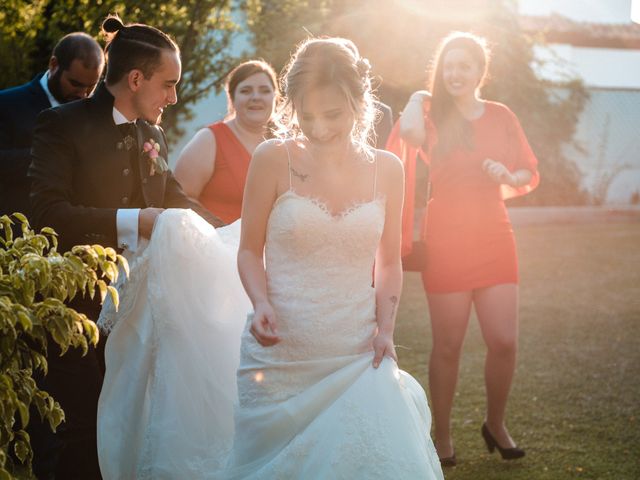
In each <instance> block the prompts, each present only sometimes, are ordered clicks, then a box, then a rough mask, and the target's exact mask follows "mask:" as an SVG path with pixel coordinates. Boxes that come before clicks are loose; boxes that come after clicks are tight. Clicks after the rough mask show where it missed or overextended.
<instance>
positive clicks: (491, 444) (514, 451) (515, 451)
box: [481, 423, 525, 460]
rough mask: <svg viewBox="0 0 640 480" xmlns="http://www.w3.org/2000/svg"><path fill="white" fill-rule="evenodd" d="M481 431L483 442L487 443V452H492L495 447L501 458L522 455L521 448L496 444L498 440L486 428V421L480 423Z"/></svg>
mask: <svg viewBox="0 0 640 480" xmlns="http://www.w3.org/2000/svg"><path fill="white" fill-rule="evenodd" d="M481 431H482V438H484V442H485V443H486V444H487V450H489V453H493V451H494V450H495V449H496V448H497V449H498V451H499V452H500V455H501V456H502V459H503V460H515V459H516V458H522V457H524V455H525V452H524V450H522V449H521V448H518V447H513V448H502V447H501V446H500V445H498V442H497V441H496V439H495V438H493V435H491V432H490V431H489V429H488V428H487V424H486V423H483V424H482V430H481Z"/></svg>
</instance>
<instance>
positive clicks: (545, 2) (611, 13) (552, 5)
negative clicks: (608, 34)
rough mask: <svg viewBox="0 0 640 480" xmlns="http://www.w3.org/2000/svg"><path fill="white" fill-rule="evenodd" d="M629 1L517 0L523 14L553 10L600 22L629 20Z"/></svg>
mask: <svg viewBox="0 0 640 480" xmlns="http://www.w3.org/2000/svg"><path fill="white" fill-rule="evenodd" d="M631 2H632V0H518V3H519V6H520V13H523V14H525V15H549V14H550V13H554V12H555V13H558V14H560V15H563V16H565V17H569V18H571V19H572V20H577V21H580V22H600V23H629V22H631V20H630V13H631ZM635 2H640V0H635ZM636 8H637V7H636Z"/></svg>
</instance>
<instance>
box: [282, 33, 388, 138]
mask: <svg viewBox="0 0 640 480" xmlns="http://www.w3.org/2000/svg"><path fill="white" fill-rule="evenodd" d="M370 71H371V65H370V64H369V61H368V60H367V59H366V58H364V57H362V56H360V52H359V51H358V48H357V47H356V46H355V44H354V43H353V42H352V41H351V40H347V39H346V38H337V37H336V38H310V39H307V40H305V41H303V42H302V43H301V44H300V45H299V46H298V48H297V50H296V52H295V53H294V54H293V56H292V57H291V60H290V61H289V63H288V64H287V66H286V67H285V69H284V72H283V74H282V79H281V86H282V88H281V90H282V92H283V94H284V95H285V100H284V102H283V104H282V107H281V108H280V111H279V113H278V125H279V127H280V128H279V130H278V132H277V133H279V134H280V135H281V136H282V135H284V134H285V132H287V131H288V132H293V134H294V135H300V134H301V131H300V126H299V124H298V121H297V119H296V111H295V106H294V101H296V102H297V101H298V100H299V99H300V98H302V97H303V96H304V94H305V93H306V92H307V91H309V90H310V89H314V88H322V87H327V86H334V87H336V88H337V89H338V90H339V91H340V92H341V93H342V94H343V95H344V97H345V98H346V100H347V102H348V104H349V107H350V108H351V111H352V112H353V114H354V117H355V124H354V126H353V131H352V132H351V137H352V139H353V140H354V142H355V143H357V144H358V145H359V146H360V148H361V149H363V150H366V148H365V147H366V146H367V144H368V143H367V140H368V139H369V138H370V137H372V136H373V135H374V134H373V129H372V126H373V121H374V119H375V116H376V109H375V106H374V103H373V101H374V96H373V92H372V88H371V77H370Z"/></svg>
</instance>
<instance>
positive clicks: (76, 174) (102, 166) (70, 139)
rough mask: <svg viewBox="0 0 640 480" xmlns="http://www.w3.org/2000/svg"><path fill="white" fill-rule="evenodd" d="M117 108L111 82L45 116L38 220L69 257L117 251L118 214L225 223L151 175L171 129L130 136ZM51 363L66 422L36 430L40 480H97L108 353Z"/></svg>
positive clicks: (49, 379)
mask: <svg viewBox="0 0 640 480" xmlns="http://www.w3.org/2000/svg"><path fill="white" fill-rule="evenodd" d="M113 102H114V98H113V96H112V95H111V93H110V92H109V91H108V90H107V89H106V87H105V86H104V84H102V85H100V86H99V87H98V88H97V90H96V92H95V94H94V95H93V97H90V98H87V99H83V100H78V101H75V102H71V103H67V104H65V105H61V106H59V107H56V108H52V109H48V110H45V111H43V112H42V113H41V114H40V115H39V116H38V120H37V124H36V127H35V132H34V135H33V144H32V145H33V146H32V150H31V156H32V162H31V166H30V168H29V177H30V178H31V179H32V189H31V203H32V223H33V224H34V225H35V226H36V227H37V228H42V227H45V226H49V227H53V228H54V229H55V231H56V232H57V233H58V234H59V240H60V242H59V248H58V250H59V251H60V252H64V251H67V250H69V249H70V248H71V247H72V246H74V245H78V244H101V245H103V246H108V247H113V248H117V247H118V244H117V242H118V239H117V227H116V211H117V209H119V208H145V207H165V208H166V207H176V208H191V209H193V210H194V211H196V212H197V213H199V214H200V215H201V216H203V217H204V218H205V219H206V220H207V221H209V222H210V223H212V224H214V225H217V224H219V222H218V221H217V219H216V218H215V217H213V216H212V215H211V214H209V213H208V212H207V211H206V210H205V209H204V208H203V207H201V206H200V205H199V204H198V203H197V202H195V201H192V200H190V199H189V198H187V196H186V195H185V194H184V192H183V191H182V189H181V188H180V185H179V184H178V182H177V181H176V180H175V178H174V177H173V175H172V174H171V172H168V171H167V172H164V173H156V174H155V175H150V168H149V167H150V164H149V160H148V157H147V155H146V154H144V153H143V152H142V147H143V145H144V143H145V142H146V141H147V140H150V139H152V140H154V142H157V143H158V144H159V145H160V155H161V156H163V157H164V158H165V159H166V158H167V142H166V139H165V136H164V133H163V131H162V129H161V128H160V127H158V126H155V125H151V124H149V123H147V122H144V121H138V122H137V125H136V126H135V127H133V126H132V131H131V132H129V134H126V133H123V132H122V131H121V129H120V128H119V127H118V126H116V125H115V123H114V120H113ZM127 137H128V140H129V141H128V140H127ZM135 137H137V138H135ZM127 145H128V146H129V147H130V148H127ZM96 297H97V296H96ZM71 306H72V307H73V308H75V309H76V310H79V311H81V312H83V313H85V314H87V315H88V316H89V317H90V318H92V319H94V320H95V319H97V315H98V313H99V305H97V304H96V303H94V302H91V301H89V300H88V299H86V298H85V299H78V298H76V299H74V300H73V302H72V303H71ZM48 360H49V373H48V374H47V376H46V377H44V378H42V379H40V380H39V386H40V387H41V388H43V389H45V390H46V391H48V392H49V393H51V394H52V395H53V397H54V398H55V399H56V400H58V401H59V402H60V404H61V406H62V408H63V409H64V411H65V415H66V419H67V420H66V421H65V423H64V424H62V425H61V426H60V427H59V428H58V431H57V432H56V435H55V436H53V437H52V436H51V434H50V433H48V431H47V428H46V426H39V425H35V426H34V427H33V429H34V430H38V431H34V432H33V434H32V445H35V446H34V471H36V473H37V474H38V475H39V478H41V477H42V478H50V477H51V478H53V476H55V478H78V479H79V478H82V479H98V478H100V474H99V470H98V457H97V449H96V415H97V413H96V412H97V403H98V395H99V393H100V387H101V384H102V373H101V369H100V355H99V354H98V353H97V352H96V351H95V350H94V349H90V351H89V353H88V354H87V355H86V356H84V357H82V356H81V353H80V352H79V351H73V350H70V351H69V352H68V353H66V354H65V355H64V356H60V352H59V349H57V346H56V345H55V343H54V342H50V343H49V352H48Z"/></svg>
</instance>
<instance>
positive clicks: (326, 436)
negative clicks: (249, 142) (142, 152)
mask: <svg viewBox="0 0 640 480" xmlns="http://www.w3.org/2000/svg"><path fill="white" fill-rule="evenodd" d="M283 87H284V88H283V91H284V93H285V94H286V98H287V100H286V103H285V106H284V110H283V116H282V118H281V121H280V126H281V127H282V131H283V132H285V134H284V135H283V136H282V139H280V140H271V141H269V142H265V143H263V144H262V145H261V146H259V147H258V149H257V150H256V152H255V153H254V156H253V159H252V162H251V166H250V169H249V175H248V179H247V186H246V189H245V198H244V201H243V212H242V231H241V236H240V244H239V247H238V246H237V245H235V242H234V239H236V238H237V232H236V230H237V225H235V224H234V225H232V226H231V227H225V228H223V229H218V230H215V231H214V230H213V229H212V228H210V227H209V226H208V225H207V224H206V223H205V222H204V221H200V219H199V218H198V217H197V216H196V215H195V214H193V213H192V212H189V213H184V212H181V211H177V210H174V211H168V212H165V213H164V214H163V215H162V216H161V217H160V220H159V222H158V225H157V226H156V229H155V230H154V234H153V240H152V241H151V243H150V245H149V247H148V248H147V250H146V251H145V253H144V254H142V256H141V257H139V258H138V259H137V260H135V261H134V265H133V266H132V274H131V279H130V280H129V282H128V283H127V284H126V288H125V289H124V292H123V295H122V297H123V299H122V305H121V306H120V312H119V313H118V315H117V316H113V315H112V316H109V315H107V314H105V315H104V317H105V319H104V320H103V323H104V322H106V323H108V324H113V323H114V320H115V326H114V327H113V330H112V333H111V335H110V337H109V340H108V342H107V347H106V361H107V372H106V376H105V384H104V387H103V391H102V394H101V398H100V404H99V412H98V417H99V423H98V444H99V445H98V446H99V454H100V462H101V463H100V465H101V468H102V470H103V472H102V473H103V476H104V478H105V479H110V478H154V479H159V478H213V479H218V478H220V479H222V478H224V479H272V478H274V479H276V478H283V479H328V478H345V479H374V478H385V479H387V478H398V479H414V478H424V479H442V478H443V476H442V471H441V468H440V463H439V461H438V457H437V455H436V453H435V449H434V447H433V443H432V441H431V438H430V436H429V430H430V423H431V417H430V412H429V410H428V406H427V399H426V396H425V393H424V390H423V389H422V388H421V387H420V385H419V384H418V383H417V382H416V381H415V380H414V379H413V378H412V377H411V376H410V375H408V374H407V373H405V372H403V371H401V370H399V369H398V367H397V365H396V353H395V349H394V344H393V330H394V323H395V317H396V309H397V306H398V299H399V297H400V292H401V283H402V270H401V264H400V218H401V210H402V198H403V172H402V167H401V164H400V162H399V160H398V159H397V158H396V157H395V156H393V155H392V154H390V153H388V152H383V151H380V150H375V149H372V148H370V147H368V146H367V137H368V135H369V131H370V130H371V126H372V123H373V117H374V111H375V110H374V107H373V96H372V93H371V84H370V78H369V64H368V62H367V61H366V60H365V59H363V58H362V57H360V55H359V53H358V50H357V49H356V47H355V45H354V44H353V43H352V42H350V41H349V40H345V39H339V38H329V39H311V40H307V41H306V42H304V43H303V44H302V45H301V46H300V47H299V48H298V50H297V52H296V53H295V55H294V56H293V57H292V59H291V61H290V63H289V65H288V67H287V69H286V71H285V74H284V79H283ZM285 137H286V139H284V138H285ZM234 248H237V249H238V255H237V265H238V270H239V273H240V278H241V280H242V285H244V289H245V290H246V292H247V294H248V297H249V299H250V302H251V303H250V304H248V303H247V302H248V300H247V298H246V296H243V294H242V293H241V287H240V284H239V279H238V274H237V273H236V272H235V271H234V268H233V265H232V261H230V258H233V251H234ZM374 264H375V268H374ZM372 285H375V286H372ZM251 306H253V313H251V314H250V315H248V317H247V323H246V326H244V330H243V331H242V332H241V331H240V330H241V329H242V327H243V326H242V325H239V323H241V322H239V321H238V319H239V318H241V317H242V315H243V313H246V312H248V311H249V310H250V309H251ZM236 368H237V390H236V384H235V383H234V376H235V373H236ZM232 411H233V412H234V413H233V414H232V413H231V412H232Z"/></svg>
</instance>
